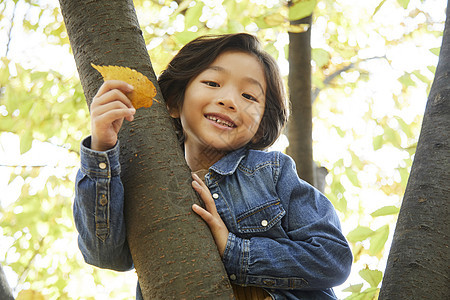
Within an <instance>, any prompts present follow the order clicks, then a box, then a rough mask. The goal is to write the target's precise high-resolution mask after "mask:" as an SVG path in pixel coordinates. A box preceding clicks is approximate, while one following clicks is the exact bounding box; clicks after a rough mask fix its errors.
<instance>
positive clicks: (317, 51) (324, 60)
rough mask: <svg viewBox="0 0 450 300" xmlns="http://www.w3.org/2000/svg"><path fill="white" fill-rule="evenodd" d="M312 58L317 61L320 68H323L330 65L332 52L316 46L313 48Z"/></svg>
mask: <svg viewBox="0 0 450 300" xmlns="http://www.w3.org/2000/svg"><path fill="white" fill-rule="evenodd" d="M311 58H312V59H313V60H314V61H315V62H316V65H317V67H318V68H322V67H323V66H326V65H328V62H329V61H330V54H329V53H328V51H326V50H324V49H321V48H314V49H312V50H311Z"/></svg>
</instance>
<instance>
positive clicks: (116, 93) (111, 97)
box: [91, 89, 133, 111]
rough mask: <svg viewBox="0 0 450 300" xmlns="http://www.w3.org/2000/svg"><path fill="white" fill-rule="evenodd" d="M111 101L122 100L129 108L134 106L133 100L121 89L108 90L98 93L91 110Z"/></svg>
mask: <svg viewBox="0 0 450 300" xmlns="http://www.w3.org/2000/svg"><path fill="white" fill-rule="evenodd" d="M111 102H120V103H123V105H125V106H126V107H128V108H132V107H133V104H132V103H131V100H130V99H129V98H128V97H127V96H126V95H125V94H124V93H123V92H122V91H121V90H119V89H112V90H108V91H107V92H105V93H104V94H102V95H96V96H95V97H94V99H92V103H91V111H92V110H93V109H95V108H96V107H98V106H102V105H106V104H108V103H111Z"/></svg>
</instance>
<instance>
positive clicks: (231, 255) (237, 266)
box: [222, 232, 250, 285]
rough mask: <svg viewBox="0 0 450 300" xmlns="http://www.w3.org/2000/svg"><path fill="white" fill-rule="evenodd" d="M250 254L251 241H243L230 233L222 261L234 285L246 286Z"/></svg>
mask: <svg viewBox="0 0 450 300" xmlns="http://www.w3.org/2000/svg"><path fill="white" fill-rule="evenodd" d="M249 253H250V240H246V239H242V238H240V237H237V236H236V235H235V234H234V233H232V232H230V233H229V234H228V240H227V245H226V246H225V251H224V253H223V259H222V260H223V264H224V265H225V269H226V271H227V274H228V277H229V278H230V280H231V282H232V283H235V284H241V285H242V284H245V282H246V274H247V272H248V259H249Z"/></svg>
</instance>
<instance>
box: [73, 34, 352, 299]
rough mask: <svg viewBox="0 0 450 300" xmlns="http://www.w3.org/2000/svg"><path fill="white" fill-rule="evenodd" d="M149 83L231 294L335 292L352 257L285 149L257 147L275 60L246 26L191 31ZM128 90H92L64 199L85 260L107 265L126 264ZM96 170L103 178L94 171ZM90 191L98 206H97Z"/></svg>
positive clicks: (283, 115)
mask: <svg viewBox="0 0 450 300" xmlns="http://www.w3.org/2000/svg"><path fill="white" fill-rule="evenodd" d="M158 82H159V85H160V87H161V91H162V94H163V96H164V98H165V99H166V103H167V106H168V109H169V113H170V115H171V116H172V117H173V118H174V121H175V123H176V126H177V128H178V129H179V136H180V140H181V141H182V146H183V147H184V153H185V158H186V162H187V164H188V166H189V167H190V169H191V170H192V172H193V182H192V186H193V188H194V189H195V190H196V191H197V192H198V193H199V195H200V197H201V198H202V200H203V201H204V203H205V208H202V207H200V206H198V205H193V207H192V209H193V210H194V211H195V212H196V213H197V214H198V215H199V216H200V217H201V218H203V220H204V221H205V222H206V223H207V224H208V226H209V228H210V229H211V232H212V234H213V237H214V240H215V242H216V245H217V248H218V250H219V253H220V255H221V257H222V260H223V263H224V265H225V269H226V271H227V273H228V276H229V279H230V281H231V283H232V285H233V289H234V293H235V296H236V298H237V299H335V295H334V293H333V290H332V287H333V286H336V285H338V284H340V283H342V282H343V281H345V279H346V278H347V276H348V274H349V272H350V266H351V263H352V254H351V251H350V248H349V246H348V244H347V241H346V239H345V237H344V236H343V235H342V233H341V229H340V223H339V219H338V217H337V215H336V212H335V210H334V209H333V206H332V205H331V203H330V202H329V201H328V199H326V198H325V196H323V195H322V194H321V193H320V192H319V191H317V190H316V189H315V188H313V187H312V186H310V185H309V184H308V183H306V182H304V181H303V180H301V179H300V178H298V176H297V173H296V170H295V165H294V163H293V160H292V159H291V158H290V157H288V156H287V155H285V154H283V153H281V152H275V151H274V152H267V151H261V150H264V149H266V148H267V147H269V146H270V145H272V144H273V143H274V142H275V140H276V139H277V138H278V136H279V135H280V133H281V130H282V129H283V127H284V125H285V123H286V121H287V118H288V107H287V103H286V100H285V95H284V90H283V85H282V81H281V76H280V74H279V70H278V68H277V65H276V62H275V60H274V59H273V58H272V57H271V56H270V55H268V54H267V53H265V52H264V51H263V50H262V49H261V46H260V44H259V42H258V40H257V39H256V38H255V37H254V36H252V35H249V34H231V35H221V36H214V37H212V36H209V37H201V38H198V39H195V40H194V41H192V42H190V43H188V44H187V45H186V46H185V47H183V48H182V49H181V50H180V51H179V53H178V54H177V55H176V56H175V57H174V58H173V60H172V61H171V62H170V64H169V66H168V68H167V69H166V70H165V71H164V72H163V73H162V74H161V76H160V77H159V79H158ZM131 90H132V87H131V86H129V85H128V84H126V83H124V82H120V81H107V82H105V83H104V84H103V85H102V86H101V87H100V89H99V91H98V93H97V95H96V96H95V97H94V99H93V101H92V104H91V119H92V136H91V137H90V138H87V139H85V140H84V141H83V142H82V145H81V168H80V171H79V172H78V176H77V181H76V196H75V203H74V217H75V223H76V226H77V229H78V231H79V239H78V241H79V247H80V249H81V252H82V253H83V255H84V258H85V260H86V262H87V263H89V264H93V265H96V266H98V267H102V268H109V269H113V270H118V271H124V270H129V269H131V268H133V261H132V259H131V255H130V251H129V248H128V245H127V242H126V232H125V222H124V215H123V202H124V199H123V187H122V184H121V181H120V174H119V172H120V165H119V161H118V156H119V147H118V143H119V142H118V140H117V133H118V131H119V129H120V127H121V125H122V122H123V120H124V119H127V120H128V121H132V120H133V115H134V113H135V110H134V108H133V107H132V105H131V102H130V100H129V99H128V98H127V96H126V94H127V92H130V91H131ZM99 161H103V162H104V161H106V162H108V163H103V164H102V163H100V164H99V163H98V162H99ZM105 170H106V171H108V172H109V173H110V174H111V177H107V176H101V175H99V174H102V173H104V172H105ZM108 187H109V192H105V193H104V194H102V195H100V194H99V193H102V192H101V190H102V189H106V191H107V190H108ZM101 197H106V199H104V200H105V203H106V201H107V203H109V205H107V206H105V205H104V206H101V201H102V199H101ZM108 198H109V199H108ZM95 199H100V201H99V202H100V204H96V201H95ZM107 209H109V211H106V210H107ZM101 218H109V228H104V227H101V226H98V224H96V222H97V220H98V219H101ZM96 225H97V226H96ZM246 295H251V296H248V297H246ZM141 297H142V296H141V294H140V290H139V288H138V289H137V298H138V299H140V298H141Z"/></svg>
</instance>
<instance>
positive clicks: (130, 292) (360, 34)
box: [0, 0, 445, 299]
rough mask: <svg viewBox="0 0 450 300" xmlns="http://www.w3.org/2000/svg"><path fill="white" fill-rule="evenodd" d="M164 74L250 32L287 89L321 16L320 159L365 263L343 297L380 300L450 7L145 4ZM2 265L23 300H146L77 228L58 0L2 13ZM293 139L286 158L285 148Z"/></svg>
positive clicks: (434, 3)
mask: <svg viewBox="0 0 450 300" xmlns="http://www.w3.org/2000/svg"><path fill="white" fill-rule="evenodd" d="M134 3H135V6H136V10H137V14H138V17H139V21H140V24H141V27H142V30H143V33H144V38H145V40H146V42H147V48H148V50H149V54H150V57H151V59H152V62H153V65H154V69H155V71H156V73H157V74H158V73H160V72H161V70H163V69H164V67H165V65H167V63H168V61H169V60H170V59H171V57H172V56H173V55H174V54H175V53H176V51H177V50H178V49H179V48H180V47H182V45H184V44H185V43H186V42H188V41H189V40H191V39H192V38H194V37H196V36H199V35H203V34H210V33H226V32H241V31H246V32H251V33H253V34H256V35H257V36H258V37H259V38H260V39H261V40H262V41H263V43H264V45H265V48H266V50H267V51H268V52H269V53H271V54H272V55H273V56H274V57H275V58H276V59H277V60H278V63H279V65H280V67H281V69H282V71H283V74H284V76H286V79H287V66H288V62H287V54H288V53H287V49H288V47H287V44H288V31H294V32H299V31H302V30H304V28H302V27H301V26H296V27H294V26H290V25H289V19H297V18H301V17H303V16H306V15H308V14H310V13H311V11H314V15H313V27H312V48H313V50H312V58H313V61H312V66H313V91H314V95H315V98H314V106H313V109H314V112H313V114H314V120H313V122H314V123H313V140H314V159H315V161H316V162H317V163H318V164H319V165H321V166H324V167H326V168H327V169H328V171H329V174H328V175H327V177H326V182H327V187H326V195H327V196H328V197H329V199H330V200H331V201H332V202H333V204H334V206H335V207H336V209H337V211H338V213H339V216H340V218H341V221H342V225H343V231H344V233H345V234H346V236H347V238H348V240H349V241H350V243H351V245H352V249H353V253H354V257H355V258H354V265H353V269H352V274H351V275H350V277H349V279H348V280H347V282H345V283H344V284H343V285H341V286H339V287H337V288H336V289H335V290H336V292H337V294H338V296H339V297H340V298H342V299H344V298H346V299H376V298H377V295H378V291H379V287H380V285H381V279H382V276H383V271H384V268H385V264H386V258H387V255H388V252H389V245H390V242H391V239H392V234H393V231H394V226H395V222H396V217H397V213H398V210H399V207H400V203H401V199H402V195H403V192H404V190H405V187H406V183H407V179H408V176H409V172H410V167H411V164H412V160H413V158H414V152H415V148H416V143H417V139H418V134H419V131H420V125H421V121H422V114H423V111H424V107H425V103H426V99H427V94H428V91H429V89H430V85H431V82H432V80H433V76H434V71H435V66H436V64H437V59H438V55H439V47H440V43H441V38H442V31H443V27H444V18H445V1H438V0H423V1H422V0H366V1H357V0H336V1H332V0H318V1H315V0H304V1H294V2H293V3H292V4H293V5H291V6H290V8H289V9H288V6H287V2H286V1H279V0H265V1H256V0H240V1H230V0H197V1H192V0H185V1H165V0H159V1H157V0H154V1H144V0H136V1H134ZM0 29H1V30H0V55H1V60H0V66H1V67H0V191H1V193H0V263H1V264H2V265H3V267H4V270H5V272H6V274H7V277H8V281H9V284H10V286H11V287H12V289H13V292H14V295H15V296H17V297H18V298H19V299H32V297H37V298H36V299H133V298H134V293H135V284H136V274H135V273H134V272H126V273H116V272H113V271H107V270H101V269H98V268H95V267H92V266H89V265H87V264H85V263H84V261H83V259H82V256H81V254H80V253H79V251H78V248H77V244H76V238H77V235H76V231H75V228H74V224H73V220H72V207H71V206H72V201H73V185H74V179H75V174H76V171H77V168H78V165H79V143H80V141H81V139H82V138H83V137H85V136H87V135H88V134H89V127H90V122H89V113H88V110H87V107H86V103H85V100H84V95H83V92H82V89H81V86H80V83H79V79H78V77H77V73H76V68H75V65H74V61H73V57H72V54H71V52H70V46H69V43H68V37H67V33H66V31H65V28H64V23H63V20H62V17H61V13H60V10H59V6H58V2H57V1H56V0H4V1H2V2H0ZM287 143H288V141H287V139H286V138H285V137H283V138H281V139H280V141H279V143H277V145H276V147H277V149H279V150H283V149H284V148H285V147H286V145H287Z"/></svg>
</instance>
